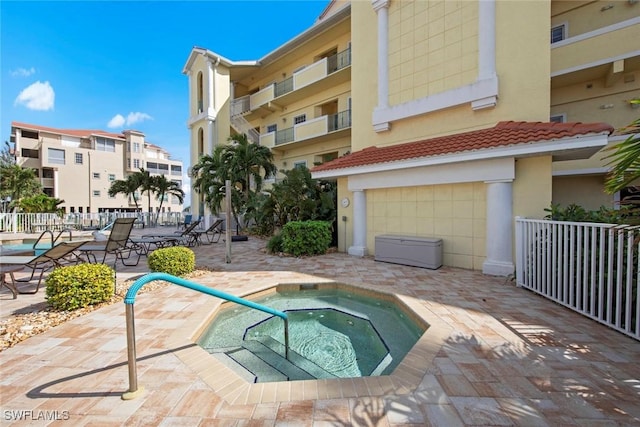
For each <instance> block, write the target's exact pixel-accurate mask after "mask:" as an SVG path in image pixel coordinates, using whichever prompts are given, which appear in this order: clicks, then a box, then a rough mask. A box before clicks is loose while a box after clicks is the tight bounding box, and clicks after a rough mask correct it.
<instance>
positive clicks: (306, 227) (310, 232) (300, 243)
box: [282, 221, 331, 256]
mask: <svg viewBox="0 0 640 427" xmlns="http://www.w3.org/2000/svg"><path fill="white" fill-rule="evenodd" d="M330 243H331V223H329V222H326V221H291V222H288V223H286V224H285V225H284V227H282V249H283V250H284V252H286V253H288V254H292V255H295V256H300V255H315V254H323V253H325V252H326V251H327V249H329V244H330Z"/></svg>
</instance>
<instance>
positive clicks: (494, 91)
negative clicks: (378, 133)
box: [373, 76, 498, 128]
mask: <svg viewBox="0 0 640 427" xmlns="http://www.w3.org/2000/svg"><path fill="white" fill-rule="evenodd" d="M497 95H498V77H497V76H493V77H492V78H489V79H486V80H478V81H476V82H475V83H471V84H469V85H466V86H461V87H458V88H455V89H451V90H448V91H445V92H441V93H438V94H435V95H430V96H426V97H424V98H420V99H415V100H413V101H409V102H405V103H403V104H398V105H394V106H392V107H388V108H380V107H378V108H376V109H375V110H374V111H373V126H374V128H375V127H376V126H378V125H383V124H384V123H386V122H393V121H396V120H401V119H406V118H409V117H413V116H418V115H422V114H426V113H430V112H433V111H438V110H443V109H445V108H449V107H454V106H457V105H462V104H467V103H471V102H474V101H481V100H486V99H490V98H495V97H496V96H497ZM493 105H495V103H494V104H493ZM485 106H490V105H485Z"/></svg>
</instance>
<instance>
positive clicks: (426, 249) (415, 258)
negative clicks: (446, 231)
mask: <svg viewBox="0 0 640 427" xmlns="http://www.w3.org/2000/svg"><path fill="white" fill-rule="evenodd" d="M375 260H376V261H382V262H390V263H393V264H402V265H410V266H413V267H422V268H430V269H433V270H435V269H437V268H440V267H441V266H442V239H435V238H429V237H413V236H396V235H391V234H387V235H381V236H376V255H375Z"/></svg>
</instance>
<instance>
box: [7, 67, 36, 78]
mask: <svg viewBox="0 0 640 427" xmlns="http://www.w3.org/2000/svg"><path fill="white" fill-rule="evenodd" d="M35 72H36V69H35V68H33V67H31V68H29V69H26V68H22V67H20V68H18V69H16V70H13V71H9V74H10V75H11V77H29V76H30V75H31V74H35Z"/></svg>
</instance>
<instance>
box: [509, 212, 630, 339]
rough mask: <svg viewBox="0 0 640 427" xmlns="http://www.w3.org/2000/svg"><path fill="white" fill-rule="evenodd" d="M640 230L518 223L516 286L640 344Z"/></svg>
mask: <svg viewBox="0 0 640 427" xmlns="http://www.w3.org/2000/svg"><path fill="white" fill-rule="evenodd" d="M639 252H640V227H633V226H626V225H617V224H596V223H583V222H568V221H547V220H533V219H523V218H516V283H517V285H518V286H521V287H524V288H527V289H529V290H532V291H533V292H536V293H538V294H540V295H543V296H545V297H547V298H549V299H551V300H553V301H555V302H557V303H559V304H562V305H564V306H566V307H569V308H571V309H572V310H574V311H577V312H578V313H580V314H583V315H584V316H587V317H590V318H591V319H594V320H596V321H598V322H600V323H603V324H605V325H607V326H609V327H611V328H613V329H615V330H617V331H619V332H622V333H624V334H626V335H629V336H631V337H633V338H635V339H637V340H640V288H639V287H638V283H639V282H640V259H639V257H638V253H639Z"/></svg>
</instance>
